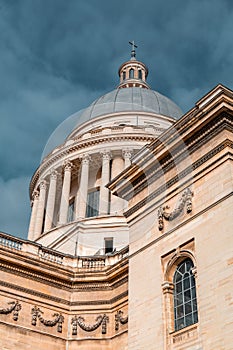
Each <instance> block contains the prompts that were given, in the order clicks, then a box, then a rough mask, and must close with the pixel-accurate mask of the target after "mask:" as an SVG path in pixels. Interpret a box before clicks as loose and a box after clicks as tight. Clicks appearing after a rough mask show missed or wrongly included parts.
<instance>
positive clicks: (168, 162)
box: [113, 113, 233, 200]
mask: <svg viewBox="0 0 233 350" xmlns="http://www.w3.org/2000/svg"><path fill="white" fill-rule="evenodd" d="M222 130H229V131H231V132H232V133H233V123H232V121H231V116H229V115H227V113H222V114H220V115H219V116H218V117H217V118H216V119H214V120H212V121H210V122H209V123H208V124H206V125H205V126H204V127H203V128H202V129H201V130H199V131H198V132H196V133H194V134H193V135H192V136H191V137H190V138H189V139H187V140H186V139H185V144H186V146H187V147H186V148H185V153H187V152H188V153H189V154H192V153H194V152H195V151H196V150H197V149H198V148H200V146H203V145H204V144H205V143H206V142H207V141H209V140H210V139H211V138H212V137H214V136H216V135H217V134H218V133H219V132H221V131H222ZM179 137H180V138H181V135H179ZM165 141H166V140H164V142H165ZM155 142H156V145H157V146H161V145H162V146H163V143H162V140H161V138H159V139H158V140H156V141H155ZM224 142H229V143H231V145H229V146H230V147H232V148H233V146H232V141H230V140H226V141H224ZM165 144H166V146H168V145H169V144H168V143H167V142H165ZM152 146H153V147H152ZM154 146H155V145H149V146H147V147H146V148H143V152H144V153H145V152H147V154H148V152H149V156H148V157H146V156H145V155H144V156H143V157H141V159H142V161H139V162H138V163H137V164H135V165H137V167H138V168H139V169H140V172H141V174H140V175H139V176H138V177H137V178H136V179H135V180H132V182H131V185H128V186H126V187H125V188H124V189H122V190H120V189H118V190H117V192H118V194H119V195H120V196H122V197H124V199H126V200H128V199H129V198H130V197H131V192H132V191H133V193H134V196H135V194H137V193H139V192H140V191H142V190H143V189H144V188H146V187H147V186H148V184H150V183H152V182H153V181H155V180H156V179H157V178H158V177H159V176H161V171H163V173H164V174H165V173H167V172H168V171H169V170H171V169H172V168H174V167H175V166H177V165H178V164H179V163H180V162H182V160H183V159H184V155H183V153H184V151H183V147H180V144H179V145H178V146H176V147H174V148H173V150H172V152H169V154H168V155H166V156H164V157H162V156H160V159H158V161H159V165H156V166H153V164H152V165H151V168H150V171H148V170H147V174H148V173H150V174H151V176H149V177H146V175H145V174H144V172H143V169H142V167H143V165H145V164H146V163H147V162H148V161H150V160H151V159H152V158H153V157H154V153H155V152H156V153H157V154H158V153H159V151H161V150H158V149H157V150H156V149H155V147H154ZM152 152H153V153H152ZM139 153H140V152H139ZM185 156H186V155H185ZM132 162H134V160H133V159H132ZM189 168H190V169H189V172H187V173H186V174H185V175H187V174H188V173H190V172H191V171H192V170H193V165H191V166H190V167H189ZM182 173H183V172H182ZM182 173H181V174H182ZM119 176H120V175H119ZM179 177H180V176H179ZM124 178H125V176H124ZM116 179H117V178H116ZM132 187H133V189H132ZM127 192H128V193H127ZM113 193H114V192H113Z"/></svg>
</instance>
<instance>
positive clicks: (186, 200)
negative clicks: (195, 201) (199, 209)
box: [158, 188, 193, 231]
mask: <svg viewBox="0 0 233 350" xmlns="http://www.w3.org/2000/svg"><path fill="white" fill-rule="evenodd" d="M192 196H193V192H192V191H191V190H190V188H187V189H186V190H185V191H184V192H183V193H182V196H181V198H180V201H179V205H178V206H177V207H176V208H175V209H174V210H173V211H171V212H167V211H166V210H167V209H169V208H170V207H169V206H168V205H166V206H163V207H160V208H159V210H158V228H159V230H160V231H161V230H163V228H164V219H165V220H167V221H172V220H174V219H175V218H177V217H178V216H179V215H180V214H181V213H182V212H183V210H184V208H185V206H186V213H187V214H188V213H191V211H192Z"/></svg>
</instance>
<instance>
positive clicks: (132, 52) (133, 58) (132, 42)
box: [129, 40, 138, 60]
mask: <svg viewBox="0 0 233 350" xmlns="http://www.w3.org/2000/svg"><path fill="white" fill-rule="evenodd" d="M129 44H130V45H131V60H135V59H136V51H135V48H136V49H137V48H138V47H137V45H135V42H134V40H133V41H129Z"/></svg>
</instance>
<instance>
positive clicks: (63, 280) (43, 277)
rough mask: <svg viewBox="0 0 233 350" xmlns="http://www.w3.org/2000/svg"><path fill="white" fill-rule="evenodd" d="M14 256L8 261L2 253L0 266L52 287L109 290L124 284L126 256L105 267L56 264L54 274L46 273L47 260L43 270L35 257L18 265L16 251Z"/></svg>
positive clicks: (126, 272) (126, 265) (48, 268)
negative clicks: (84, 267) (90, 267)
mask: <svg viewBox="0 0 233 350" xmlns="http://www.w3.org/2000/svg"><path fill="white" fill-rule="evenodd" d="M11 253H12V254H11V255H13V256H14V253H15V252H11ZM16 256H17V260H16V261H13V259H11V261H9V259H8V258H9V256H8V255H6V256H3V255H2V254H1V256H0V266H1V269H2V271H5V272H7V273H11V274H13V275H17V276H21V277H23V278H26V279H30V280H34V281H37V282H39V283H44V284H47V285H50V286H53V287H54V288H62V289H64V290H67V291H70V290H76V291H87V290H89V291H91V290H106V289H107V290H112V289H114V288H116V286H119V285H121V284H124V283H125V277H126V276H127V274H128V259H127V258H126V257H125V258H123V259H122V260H120V261H118V262H117V263H116V264H114V265H111V266H108V267H106V269H105V270H99V271H96V270H95V271H90V270H85V269H80V270H78V269H77V267H76V268H70V267H67V268H66V267H65V266H61V265H59V266H58V267H57V268H56V272H55V274H50V271H49V270H50V268H51V263H50V262H49V261H48V262H47V261H45V262H43V265H44V266H45V267H47V270H48V271H47V272H46V270H45V268H44V269H40V263H41V261H40V260H37V264H36V259H34V260H35V261H33V259H32V258H29V259H30V260H29V259H25V261H24V262H25V265H24V266H22V262H20V259H19V254H18V252H17V255H16ZM28 260H29V262H28ZM52 269H54V266H52ZM66 270H68V271H69V273H68V274H66ZM70 270H71V271H72V273H71V271H70Z"/></svg>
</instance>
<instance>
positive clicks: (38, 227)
mask: <svg viewBox="0 0 233 350" xmlns="http://www.w3.org/2000/svg"><path fill="white" fill-rule="evenodd" d="M45 199H46V181H45V180H42V181H41V183H40V195H39V201H38V208H37V214H36V222H35V229H34V237H33V238H34V239H37V238H38V237H39V236H40V235H41V233H42V232H41V231H42V227H43V220H44V209H45Z"/></svg>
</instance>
